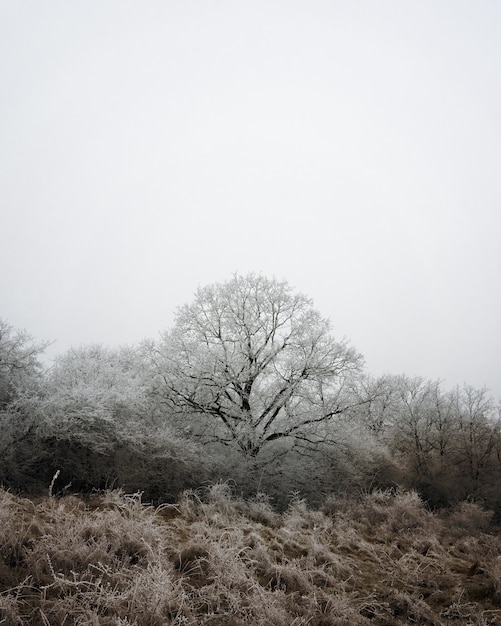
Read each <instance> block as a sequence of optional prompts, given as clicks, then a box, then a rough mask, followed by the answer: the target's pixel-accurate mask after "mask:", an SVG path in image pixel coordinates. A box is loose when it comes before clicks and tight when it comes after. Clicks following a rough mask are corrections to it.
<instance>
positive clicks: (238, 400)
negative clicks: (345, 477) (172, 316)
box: [155, 274, 362, 456]
mask: <svg viewBox="0 0 501 626" xmlns="http://www.w3.org/2000/svg"><path fill="white" fill-rule="evenodd" d="M155 360H156V364H157V367H158V371H159V374H160V378H161V381H162V387H163V389H164V393H165V397H166V398H167V401H168V402H169V403H170V404H171V405H172V407H173V408H175V409H176V410H178V411H180V412H182V413H188V414H190V415H192V416H193V415H194V414H199V415H200V416H202V420H198V423H199V424H200V423H203V424H204V426H205V429H204V434H205V438H206V440H207V441H209V440H213V441H217V442H220V443H226V444H232V445H235V444H236V445H237V446H238V447H239V449H240V450H241V451H242V452H244V453H246V454H247V455H250V456H256V455H257V454H258V453H259V452H260V451H261V450H262V449H263V447H265V446H266V445H267V444H269V443H270V442H273V441H277V440H287V441H289V442H290V443H298V442H301V444H304V445H310V444H312V445H315V444H316V443H318V442H319V441H322V440H324V439H325V438H326V437H327V436H328V433H329V426H330V424H331V422H332V420H333V418H335V416H339V415H340V414H342V413H344V412H345V411H346V410H347V408H348V407H349V404H350V400H349V399H348V397H347V395H348V394H347V389H348V387H349V384H350V382H351V381H352V379H353V377H354V376H356V375H357V374H358V373H359V372H360V371H361V368H362V357H361V355H360V354H359V353H357V352H356V351H355V350H354V349H353V348H352V347H350V346H349V344H348V342H347V341H345V340H341V341H338V340H335V339H334V338H333V336H332V335H331V333H330V325H329V322H328V321H327V320H325V319H323V318H322V317H321V316H320V315H319V313H318V312H317V311H316V310H315V309H314V308H313V306H312V301H311V300H310V299H309V298H307V297H305V296H304V295H302V294H294V293H293V292H292V289H291V287H290V286H289V284H288V283H287V282H285V281H277V280H273V279H271V280H270V279H268V278H265V277H264V276H261V275H255V274H250V275H247V276H239V275H235V276H234V277H233V278H232V279H231V280H229V281H227V282H225V283H222V284H215V285H212V286H208V287H204V288H200V289H199V290H198V291H197V292H196V295H195V299H194V302H193V303H192V304H190V305H185V306H183V307H181V308H180V309H179V310H178V312H177V317H176V320H175V325H174V327H173V329H172V330H171V331H170V332H167V333H165V334H164V335H163V339H162V342H161V344H160V345H159V347H158V348H157V350H156V355H155Z"/></svg>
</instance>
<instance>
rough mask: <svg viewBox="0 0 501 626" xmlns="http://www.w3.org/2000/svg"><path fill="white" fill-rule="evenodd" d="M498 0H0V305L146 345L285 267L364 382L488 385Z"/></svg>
mask: <svg viewBox="0 0 501 626" xmlns="http://www.w3.org/2000/svg"><path fill="white" fill-rule="evenodd" d="M500 32H501V3H500V2H498V1H497V0H476V1H475V2H472V1H470V0H468V1H464V0H419V1H417V0H378V1H377V2H376V1H374V0H339V1H337V0H252V2H247V1H243V0H211V1H209V0H141V1H139V0H135V1H132V0H72V2H67V0H51V1H50V2H40V1H39V0H23V2H18V1H17V0H0V268H1V269H0V317H1V318H3V319H4V320H6V321H7V322H9V323H10V324H11V325H12V326H14V327H15V328H22V329H26V330H27V331H28V332H29V333H31V334H32V335H33V336H34V337H36V338H37V339H40V340H42V339H44V340H50V341H54V343H53V344H52V345H51V347H50V348H49V349H48V350H47V357H46V358H48V359H51V358H53V357H54V356H55V355H57V354H61V353H62V352H64V351H66V350H67V349H69V348H70V347H71V346H79V345H82V344H89V343H102V344H104V345H106V346H110V347H111V346H117V345H123V344H135V343H137V342H139V341H141V340H142V339H144V338H157V337H158V335H159V333H160V332H162V331H165V330H167V329H168V328H170V327H171V326H172V324H173V321H174V317H175V312H176V309H177V307H178V306H180V305H183V304H185V303H189V302H190V301H192V299H193V295H194V292H195V291H196V289H197V288H198V287H199V286H204V285H207V284H211V283H215V282H222V281H225V280H227V279H230V278H231V276H232V275H233V274H234V273H235V272H238V273H239V274H246V273H248V272H256V273H262V274H264V275H266V276H268V277H275V278H277V279H286V280H287V281H288V282H289V283H290V284H291V285H292V287H293V289H294V291H297V292H301V293H304V294H306V295H308V296H310V297H311V298H312V299H313V302H314V306H315V308H316V309H318V310H319V311H320V312H321V314H322V315H323V316H324V317H327V318H329V319H330V321H331V323H332V330H333V334H334V336H335V337H337V338H339V339H341V338H347V339H349V340H350V342H351V343H352V345H353V346H354V347H356V348H357V349H358V350H359V351H360V352H361V353H362V354H363V355H364V356H365V361H366V367H367V370H368V371H369V372H370V373H371V374H374V375H376V376H378V375H381V374H384V373H391V374H407V375H409V376H423V377H425V378H428V379H433V380H436V379H440V380H442V381H444V385H445V386H455V385H463V384H464V383H466V384H470V385H473V386H475V387H484V386H486V387H488V388H489V389H490V390H491V392H492V394H493V396H494V397H495V398H496V399H501V367H500V355H501V328H500V320H501V281H500V278H499V272H500V270H501V245H500V234H501V202H500V201H501V178H500V173H501V115H500V111H501V37H500V36H499V33H500Z"/></svg>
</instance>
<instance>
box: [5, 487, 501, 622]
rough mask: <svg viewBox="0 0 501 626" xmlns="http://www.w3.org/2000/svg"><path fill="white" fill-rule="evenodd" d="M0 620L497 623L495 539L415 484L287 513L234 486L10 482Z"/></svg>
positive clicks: (478, 517) (484, 518)
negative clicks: (154, 500)
mask: <svg viewBox="0 0 501 626" xmlns="http://www.w3.org/2000/svg"><path fill="white" fill-rule="evenodd" d="M0 624H4V625H7V626H10V625H24V624H30V625H35V626H38V625H42V626H47V625H56V624H57V625H63V624H64V625H65V626H70V625H82V626H90V625H116V626H119V625H121V626H125V625H131V626H132V625H135V626H160V625H163V624H175V625H179V626H181V625H197V624H204V625H211V626H223V625H227V626H240V625H244V624H247V625H252V626H265V625H266V626H300V625H305V626H306V625H309V626H340V625H346V626H348V625H350V626H352V625H364V624H374V625H387V626H390V625H395V626H396V625H401V624H437V625H441V624H444V625H446V624H457V625H463V626H465V625H475V626H477V625H478V626H487V625H495V624H499V625H501V537H500V535H499V531H498V529H497V528H495V527H493V526H492V525H491V514H490V513H489V512H488V511H484V510H483V509H482V508H481V507H480V506H479V505H477V504H474V503H462V504H460V505H458V506H457V507H456V508H454V509H451V510H448V511H446V512H445V511H444V512H441V513H432V512H430V511H429V510H427V508H426V506H425V505H424V504H423V503H422V501H421V500H420V498H419V496H418V495H417V494H416V493H414V492H375V493H372V494H365V495H361V496H359V497H331V498H330V499H328V500H327V501H326V503H325V505H324V506H323V507H322V510H311V509H309V508H308V507H307V506H306V505H305V503H304V502H303V501H301V500H299V499H297V498H296V499H292V501H291V504H290V506H289V508H288V509H287V510H286V511H285V512H284V513H281V514H278V513H276V512H274V510H273V509H272V508H271V507H270V505H269V504H268V502H267V499H266V498H265V497H264V496H258V497H256V498H255V499H254V500H252V501H243V500H240V499H238V498H233V497H232V496H231V494H230V489H229V487H228V485H227V484H217V485H214V486H212V487H211V488H209V489H206V490H204V491H200V492H194V491H193V492H186V493H185V494H184V495H183V497H182V498H181V499H180V501H179V502H178V503H177V504H176V505H163V506H160V507H157V508H155V507H153V506H148V505H145V504H143V503H141V499H140V497H139V495H133V496H128V495H125V494H123V493H122V492H120V491H108V492H105V493H102V494H96V495H95V496H93V497H90V498H89V497H86V498H80V497H77V496H66V497H61V498H59V497H53V496H48V497H45V498H40V499H35V500H32V499H23V498H19V497H16V496H14V495H12V494H10V493H9V492H7V491H4V490H0Z"/></svg>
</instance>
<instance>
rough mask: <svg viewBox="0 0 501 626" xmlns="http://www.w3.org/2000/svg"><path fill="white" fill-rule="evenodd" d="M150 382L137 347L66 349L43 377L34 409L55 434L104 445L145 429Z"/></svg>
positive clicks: (49, 430) (147, 423)
mask: <svg viewBox="0 0 501 626" xmlns="http://www.w3.org/2000/svg"><path fill="white" fill-rule="evenodd" d="M150 381H151V371H149V370H148V365H147V362H146V361H145V359H143V357H142V353H141V349H140V348H136V347H127V346H126V347H120V348H114V349H111V348H106V347H104V346H101V345H89V346H82V347H80V348H71V349H70V350H68V351H67V352H65V353H64V354H62V355H60V356H59V357H58V358H57V359H56V361H55V363H54V365H53V366H52V367H51V368H50V370H49V371H48V372H47V373H46V376H45V380H44V383H43V385H42V387H41V389H40V393H39V394H38V396H37V397H35V398H33V399H32V403H33V411H34V412H35V413H36V414H37V415H38V416H39V422H40V424H41V425H43V427H44V428H45V430H46V431H47V432H48V433H51V434H53V435H54V436H60V435H61V436H64V437H65V438H66V437H69V438H77V439H79V440H81V441H83V442H85V443H89V444H92V445H93V446H94V447H95V446H99V445H101V446H105V447H106V446H108V445H109V444H110V441H111V440H112V439H115V438H117V437H118V438H121V439H124V438H125V439H127V438H129V439H130V438H132V437H134V436H135V435H136V434H137V432H138V431H142V432H143V433H147V431H148V430H149V429H150V427H151V424H149V419H150V418H151V412H152V411H151V402H150V397H149V391H150V387H151V382H150Z"/></svg>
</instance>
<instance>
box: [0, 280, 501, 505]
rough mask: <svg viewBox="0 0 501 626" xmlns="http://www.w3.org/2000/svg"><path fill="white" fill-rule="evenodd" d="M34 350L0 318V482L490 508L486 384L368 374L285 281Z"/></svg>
mask: <svg viewBox="0 0 501 626" xmlns="http://www.w3.org/2000/svg"><path fill="white" fill-rule="evenodd" d="M45 348H46V345H45V344H43V343H37V342H36V341H34V340H33V339H32V338H31V337H30V336H29V335H27V334H26V333H25V332H20V331H17V330H15V329H14V328H13V327H12V326H10V325H9V324H8V322H6V321H3V322H0V428H1V443H0V483H1V484H3V485H4V486H5V487H7V488H9V489H11V490H14V491H16V492H18V491H19V492H24V493H42V492H46V490H47V489H48V486H49V485H50V484H51V482H52V481H53V478H54V476H55V474H56V472H57V471H58V470H59V474H58V475H57V478H56V479H55V481H54V482H53V486H52V489H53V490H54V491H55V492H56V491H57V492H64V491H65V490H66V491H68V490H69V491H89V490H92V489H101V488H105V487H124V489H125V490H126V491H129V492H131V491H142V492H143V498H144V499H147V500H151V501H153V502H156V503H160V502H172V501H175V500H176V499H177V497H178V496H179V494H180V493H181V492H182V491H184V490H185V489H188V488H196V487H199V486H200V485H203V484H210V483H214V482H217V481H219V480H225V481H228V480H229V481H230V482H231V484H232V485H233V488H234V490H235V493H236V494H238V495H239V496H240V495H242V496H245V497H248V496H255V495H256V494H258V493H266V494H268V495H269V496H270V497H271V499H272V500H271V501H272V502H273V503H274V504H275V505H276V506H277V507H278V508H281V509H284V508H285V507H286V506H287V504H288V502H289V501H290V498H291V495H292V494H296V495H297V494H300V495H301V497H304V498H306V500H307V501H308V502H309V503H310V504H312V505H315V506H317V505H319V504H320V503H321V502H322V501H323V500H324V499H325V497H326V495H328V494H333V493H350V492H353V491H358V492H360V491H365V492H367V491H371V490H374V489H380V488H387V487H396V486H403V487H408V488H415V489H417V490H418V491H419V493H420V494H421V496H422V497H423V498H424V499H425V500H426V501H427V502H429V503H430V504H431V505H432V506H435V507H439V506H446V505H450V504H454V503H457V502H459V501H461V500H464V499H468V498H469V499H474V500H476V501H481V502H482V503H484V504H485V505H486V506H487V507H488V508H490V509H492V510H493V511H494V512H495V514H496V515H497V516H498V517H499V516H501V489H500V487H499V486H498V485H500V484H501V482H500V481H499V478H501V429H500V420H499V417H500V411H499V406H497V405H496V404H495V402H494V401H493V399H492V398H491V397H490V396H489V393H488V392H487V391H486V390H485V389H480V390H479V389H474V388H472V387H464V388H456V389H454V390H445V389H443V387H442V385H441V384H440V383H439V382H436V381H428V380H425V379H421V378H408V377H406V376H385V377H382V378H377V379H375V378H373V377H371V376H370V375H369V374H368V373H367V372H366V371H365V369H364V366H363V359H362V356H361V355H360V354H359V353H358V352H357V351H356V350H354V349H353V348H352V347H351V346H350V345H349V344H348V343H347V342H346V341H337V340H336V339H335V338H334V337H333V335H332V333H331V329H330V325H329V323H328V321H327V320H325V319H323V318H322V317H321V316H320V315H319V314H318V313H317V312H316V311H315V310H314V309H313V307H312V303H311V301H310V300H309V299H308V298H306V297H305V296H303V295H301V294H294V293H293V292H292V291H291V288H290V286H289V285H288V284H287V283H286V282H283V281H282V282H279V281H276V280H269V279H266V278H265V277H262V276H256V275H252V274H251V275H248V276H244V277H241V276H234V277H233V278H232V279H231V280H229V281H227V282H226V283H222V284H216V285H212V286H209V287H206V288H203V289H199V290H198V292H197V293H196V294H195V298H194V301H193V303H192V304H191V305H186V306H184V307H181V308H180V309H179V311H178V314H177V317H176V321H175V324H174V327H173V328H172V329H171V330H169V331H168V332H166V333H164V334H163V335H162V336H161V338H160V340H159V341H149V342H144V343H142V344H141V345H138V346H133V347H122V348H118V349H110V348H106V347H103V346H84V347H81V348H75V349H71V350H69V351H68V352H66V353H65V354H62V355H60V356H59V357H58V358H57V359H56V360H55V363H54V365H53V366H52V367H50V368H48V369H44V368H43V367H42V365H41V362H40V356H41V354H42V353H43V351H44V349H45Z"/></svg>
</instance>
